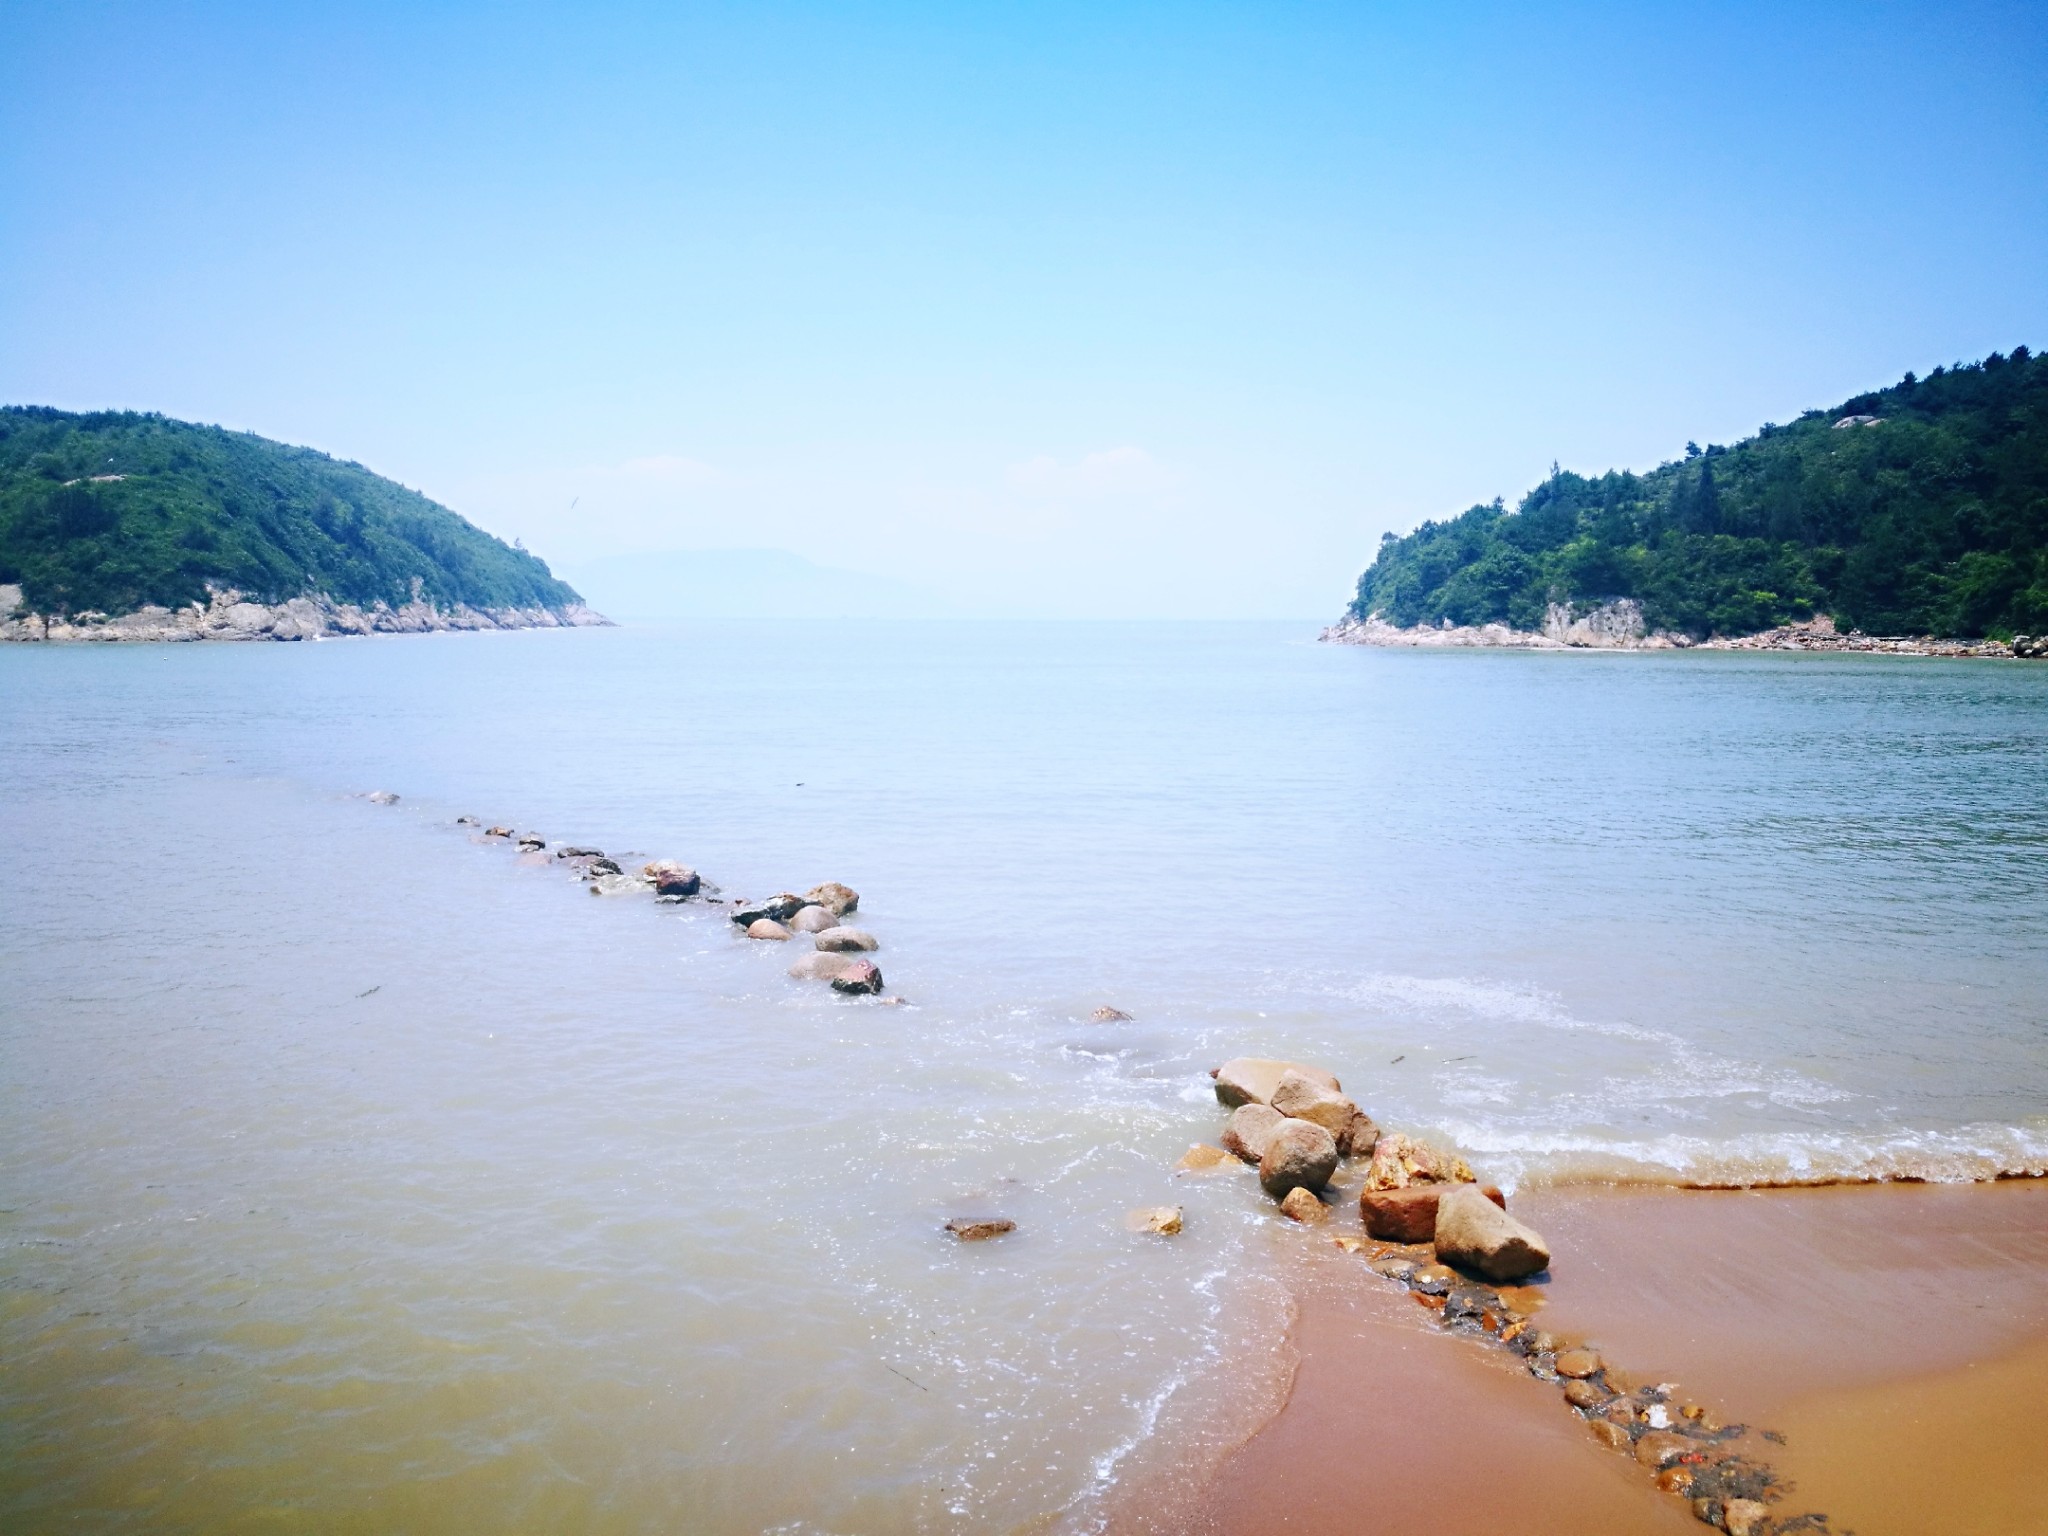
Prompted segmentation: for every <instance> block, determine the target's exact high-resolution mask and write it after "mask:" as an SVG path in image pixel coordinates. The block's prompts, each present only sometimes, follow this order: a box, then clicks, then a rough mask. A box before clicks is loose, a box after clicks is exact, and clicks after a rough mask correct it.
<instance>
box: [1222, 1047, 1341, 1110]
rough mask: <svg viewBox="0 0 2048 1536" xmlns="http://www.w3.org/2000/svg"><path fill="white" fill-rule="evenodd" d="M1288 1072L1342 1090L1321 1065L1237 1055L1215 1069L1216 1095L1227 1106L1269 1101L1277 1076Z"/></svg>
mask: <svg viewBox="0 0 2048 1536" xmlns="http://www.w3.org/2000/svg"><path fill="white" fill-rule="evenodd" d="M1289 1072H1298V1073H1300V1074H1301V1075H1302V1076H1303V1077H1305V1078H1307V1079H1309V1081H1311V1082H1316V1083H1321V1084H1322V1085H1323V1086H1324V1087H1325V1088H1327V1089H1329V1090H1330V1092H1332V1093H1337V1092H1340V1091H1341V1090H1342V1085H1341V1084H1340V1083H1338V1081H1337V1079H1336V1078H1334V1077H1332V1076H1331V1075H1330V1074H1329V1073H1327V1072H1325V1071H1323V1069H1322V1068H1320V1067H1305V1066H1303V1065H1302V1064H1301V1063H1300V1062H1298V1061H1269V1060H1267V1059H1266V1058H1264V1057H1261V1056H1238V1057H1233V1058H1232V1059H1231V1060H1229V1061H1226V1062H1225V1063H1223V1065H1222V1066H1220V1067H1218V1068H1217V1069H1216V1072H1215V1077H1216V1098H1217V1100H1218V1102H1220V1103H1221V1104H1223V1105H1224V1107H1225V1108H1227V1109H1235V1108H1237V1106H1238V1105H1240V1104H1270V1103H1272V1102H1273V1091H1274V1090H1275V1089H1276V1088H1278V1087H1279V1086H1280V1079H1281V1078H1283V1077H1285V1076H1286V1075H1287V1074H1288V1073H1289Z"/></svg>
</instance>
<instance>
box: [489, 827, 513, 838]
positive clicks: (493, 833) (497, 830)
mask: <svg viewBox="0 0 2048 1536" xmlns="http://www.w3.org/2000/svg"><path fill="white" fill-rule="evenodd" d="M511 835H512V829H511V828H510V827H486V828H484V836H485V837H510V836H511Z"/></svg>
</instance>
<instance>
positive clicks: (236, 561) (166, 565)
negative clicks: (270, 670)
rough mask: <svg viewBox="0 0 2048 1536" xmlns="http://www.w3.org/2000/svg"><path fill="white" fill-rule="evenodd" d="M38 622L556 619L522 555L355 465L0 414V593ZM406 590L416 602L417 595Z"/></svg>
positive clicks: (8, 411)
mask: <svg viewBox="0 0 2048 1536" xmlns="http://www.w3.org/2000/svg"><path fill="white" fill-rule="evenodd" d="M14 582H19V583H20V584H21V586H22V589H23V591H22V596H23V599H24V601H25V602H26V603H27V605H28V607H29V608H30V609H31V610H33V611H35V612H38V613H50V614H75V613H82V612H86V611H90V610H97V611H100V612H103V613H129V612H132V611H134V610H135V609H136V608H139V607H142V606H143V605H145V604H150V603H160V604H162V605H164V606H165V607H171V608H176V607H182V606H183V605H184V604H187V603H191V602H202V601H204V600H205V598H206V589H207V587H208V586H209V585H211V586H215V587H223V588H225V587H233V588H237V589H239V590H240V591H242V592H243V593H245V594H247V595H248V596H249V597H251V598H254V599H256V600H258V601H262V602H271V603H275V602H283V601H285V600H287V599H289V598H293V597H299V596H303V595H310V594H324V595H326V596H328V597H331V598H334V599H335V600H337V601H339V602H344V603H355V604H358V605H361V606H364V607H368V606H370V605H372V604H374V603H376V602H379V601H382V602H385V603H388V604H390V605H391V606H392V607H394V608H395V607H398V606H400V605H401V604H404V603H407V602H410V601H412V599H413V596H414V592H415V590H417V591H418V594H419V595H420V596H421V597H423V598H425V599H426V600H427V601H428V602H430V603H433V604H434V605H435V606H436V607H442V608H446V607H452V606H453V605H455V604H457V603H467V604H469V605H470V606H471V607H474V608H550V609H557V610H559V609H561V608H563V607H566V606H567V605H569V604H571V603H574V602H576V601H578V598H577V596H576V593H575V591H574V590H573V589H571V588H570V587H569V586H568V585H567V584H565V583H563V582H560V581H557V580H556V579H555V578H554V577H553V576H551V575H550V574H549V573H548V568H547V566H546V565H545V564H544V563H543V562H541V561H540V560H539V559H537V558H535V557H534V556H533V555H530V554H528V553H527V552H526V551H525V550H523V549H514V548H511V547H509V546H507V545H505V544H503V543H501V542H499V541H498V540H497V539H494V538H492V537H491V536H490V535H489V534H487V533H485V532H484V531H483V530H481V529H479V528H476V527H473V526H471V525H470V524H469V523H467V522H465V521H464V520H463V519H462V518H460V517H458V516H457V515H456V514H455V513H453V512H451V511H449V510H448V509H447V508H446V507H444V506H441V505H439V504H438V503H436V502H433V501H429V500H428V499H427V498H426V497H425V496H422V495H421V494H420V493H419V492H417V491H409V490H407V489H406V488H405V487H404V486H402V485H397V484H394V483H393V482H392V481H389V480H386V479H385V478H384V477H383V476H381V475H375V474H372V473H371V472H370V471H369V470H367V469H364V468H363V467H362V466H361V465H360V464H350V463H343V462H342V461H340V460H338V459H331V458H329V457H328V456H327V455H326V454H324V453H319V452H317V451H315V450H314V449H311V448H292V447H288V446H286V445H285V444H283V443H274V442H271V441H269V440H268V439H267V438H261V437H257V436H255V435H253V434H251V433H247V432H229V431H226V430H225V429H223V428H220V427H205V426H197V425H194V424H193V423H190V422H183V421H171V420H168V419H167V418H165V417H162V416H157V415H141V414H137V413H136V412H133V411H96V412H92V413H89V414H83V415H80V414H74V413H72V412H68V411H58V410H51V409H48V408H46V407H41V406H9V407H5V408H0V583H14ZM415 583H417V584H418V585H417V589H415Z"/></svg>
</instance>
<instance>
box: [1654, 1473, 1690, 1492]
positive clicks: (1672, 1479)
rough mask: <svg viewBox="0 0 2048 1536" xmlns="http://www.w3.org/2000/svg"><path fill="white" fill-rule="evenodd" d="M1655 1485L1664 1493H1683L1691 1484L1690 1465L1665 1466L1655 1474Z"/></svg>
mask: <svg viewBox="0 0 2048 1536" xmlns="http://www.w3.org/2000/svg"><path fill="white" fill-rule="evenodd" d="M1657 1486H1658V1487H1659V1488H1662V1489H1663V1490H1664V1491H1665V1492H1666V1493H1684V1492H1685V1490H1686V1489H1688V1488H1690V1487H1691V1486H1692V1469H1691V1468H1690V1467H1666V1468H1665V1469H1664V1470H1663V1471H1662V1472H1659V1473H1658V1474H1657Z"/></svg>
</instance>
